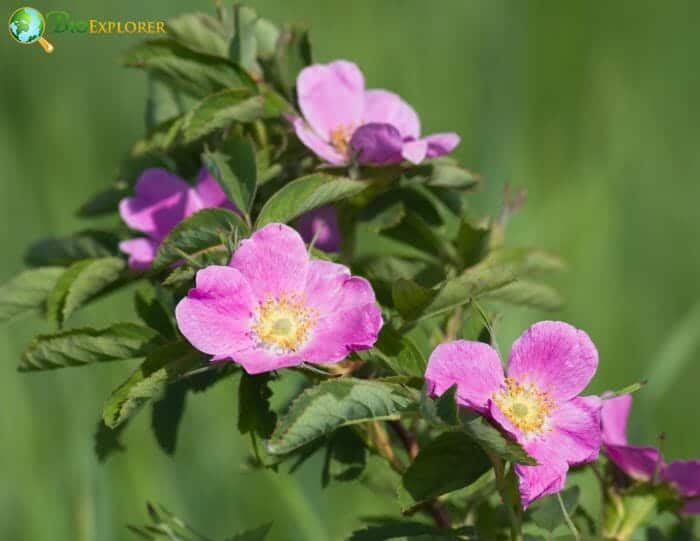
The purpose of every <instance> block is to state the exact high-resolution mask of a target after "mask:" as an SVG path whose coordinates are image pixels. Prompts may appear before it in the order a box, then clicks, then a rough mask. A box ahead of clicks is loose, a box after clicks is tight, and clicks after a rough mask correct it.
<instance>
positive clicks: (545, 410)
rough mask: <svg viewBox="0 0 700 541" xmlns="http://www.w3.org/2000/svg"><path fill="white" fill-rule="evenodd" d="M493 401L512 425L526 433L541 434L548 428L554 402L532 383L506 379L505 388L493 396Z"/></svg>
mask: <svg viewBox="0 0 700 541" xmlns="http://www.w3.org/2000/svg"><path fill="white" fill-rule="evenodd" d="M493 401H494V402H495V403H496V405H497V406H498V407H499V408H500V410H501V411H502V412H503V414H504V415H505V416H506V417H508V419H509V420H510V422H511V423H513V425H515V426H516V427H518V428H519V429H520V430H522V431H523V432H525V433H540V432H542V431H544V430H545V429H546V428H547V426H546V425H547V420H548V418H549V414H550V413H551V412H552V410H553V409H554V400H552V398H551V397H550V396H549V394H547V393H546V392H544V391H541V390H539V389H538V388H537V387H536V386H535V385H534V384H532V383H520V382H517V381H515V380H513V379H511V378H506V386H505V388H503V389H501V390H499V391H496V392H495V393H494V394H493Z"/></svg>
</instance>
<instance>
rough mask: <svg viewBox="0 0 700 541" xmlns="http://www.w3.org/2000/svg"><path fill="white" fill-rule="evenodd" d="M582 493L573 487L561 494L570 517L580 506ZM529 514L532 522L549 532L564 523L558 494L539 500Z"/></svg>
mask: <svg viewBox="0 0 700 541" xmlns="http://www.w3.org/2000/svg"><path fill="white" fill-rule="evenodd" d="M580 492H581V491H580V490H579V488H578V487H571V488H567V489H566V490H562V491H561V492H560V493H559V495H560V496H561V498H562V501H563V502H564V507H565V508H566V512H567V513H568V515H569V516H571V515H572V514H573V512H574V511H575V509H576V506H577V505H578V498H579V494H580ZM529 513H530V517H531V518H532V521H533V522H534V523H535V524H537V525H538V526H539V527H540V528H543V529H545V530H547V531H548V532H552V531H554V529H555V528H556V527H557V526H559V525H560V524H563V523H564V514H563V513H562V510H561V506H560V505H559V500H558V498H557V495H556V494H552V495H550V496H545V497H544V498H540V499H539V500H537V501H536V502H535V503H533V504H532V506H531V507H530V509H529Z"/></svg>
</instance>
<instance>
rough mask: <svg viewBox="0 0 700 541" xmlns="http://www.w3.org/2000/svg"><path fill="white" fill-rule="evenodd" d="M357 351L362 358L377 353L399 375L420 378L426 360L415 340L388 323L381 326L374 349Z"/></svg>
mask: <svg viewBox="0 0 700 541" xmlns="http://www.w3.org/2000/svg"><path fill="white" fill-rule="evenodd" d="M359 353H361V356H362V357H363V358H369V357H371V355H372V354H376V355H378V356H379V358H380V359H381V360H382V361H383V362H384V364H386V365H387V366H388V367H389V368H390V369H391V370H393V371H394V372H395V373H396V374H399V375H405V376H415V377H420V378H422V377H423V373H424V372H425V367H426V360H425V357H423V355H422V354H421V352H420V350H419V349H418V347H417V346H416V344H415V342H413V340H412V339H411V338H410V337H408V336H404V335H401V334H399V332H398V331H397V330H396V329H394V327H392V326H391V325H388V324H387V325H384V327H382V330H381V332H380V333H379V338H378V339H377V343H376V344H375V345H374V349H372V350H370V351H368V352H359Z"/></svg>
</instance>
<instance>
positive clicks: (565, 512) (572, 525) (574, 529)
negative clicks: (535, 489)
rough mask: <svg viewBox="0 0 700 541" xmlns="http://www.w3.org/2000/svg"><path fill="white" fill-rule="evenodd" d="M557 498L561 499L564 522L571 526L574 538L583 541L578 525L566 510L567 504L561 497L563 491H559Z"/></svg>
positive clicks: (560, 504) (560, 505)
mask: <svg viewBox="0 0 700 541" xmlns="http://www.w3.org/2000/svg"><path fill="white" fill-rule="evenodd" d="M557 500H558V501H559V507H561V513H562V515H564V522H566V525H567V526H568V527H569V530H571V534H572V535H573V536H574V539H576V541H581V536H580V535H579V533H578V530H577V529H576V526H575V525H574V523H573V521H572V520H571V517H570V516H569V513H568V512H567V511H566V505H564V500H562V498H561V492H557Z"/></svg>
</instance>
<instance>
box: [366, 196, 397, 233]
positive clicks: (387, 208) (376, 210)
mask: <svg viewBox="0 0 700 541" xmlns="http://www.w3.org/2000/svg"><path fill="white" fill-rule="evenodd" d="M392 194H393V192H389V194H388V196H390V195H392ZM405 217H406V205H404V203H403V202H402V201H396V200H395V199H393V198H392V197H387V198H377V199H375V200H374V201H372V202H371V203H370V204H369V205H367V206H366V207H365V208H363V209H362V211H360V213H359V215H358V217H357V219H358V221H359V222H360V223H361V224H362V226H364V227H366V228H367V229H369V230H370V231H372V232H374V233H379V232H380V231H384V230H385V229H389V228H392V227H396V226H397V225H398V224H400V223H401V221H402V220H403V219H404V218H405Z"/></svg>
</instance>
